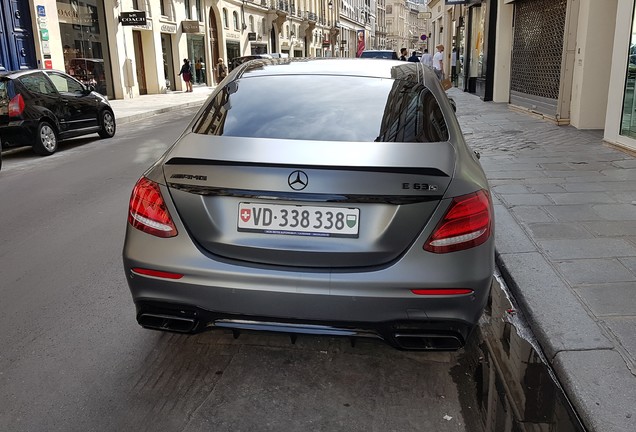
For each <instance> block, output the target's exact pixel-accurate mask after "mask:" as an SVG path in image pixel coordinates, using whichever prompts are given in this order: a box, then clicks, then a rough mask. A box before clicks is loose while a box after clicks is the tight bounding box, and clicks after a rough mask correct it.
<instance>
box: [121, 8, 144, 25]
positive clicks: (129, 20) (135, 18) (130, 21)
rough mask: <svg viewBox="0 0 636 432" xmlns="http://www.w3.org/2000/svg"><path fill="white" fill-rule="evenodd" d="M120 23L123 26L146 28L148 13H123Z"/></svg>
mask: <svg viewBox="0 0 636 432" xmlns="http://www.w3.org/2000/svg"><path fill="white" fill-rule="evenodd" d="M119 21H120V22H121V25H123V26H145V25H146V12H145V11H144V12H122V13H121V15H120V16H119Z"/></svg>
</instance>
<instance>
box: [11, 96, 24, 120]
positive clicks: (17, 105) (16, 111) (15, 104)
mask: <svg viewBox="0 0 636 432" xmlns="http://www.w3.org/2000/svg"><path fill="white" fill-rule="evenodd" d="M23 111H24V99H22V95H21V94H18V95H16V96H14V97H13V99H11V101H10V102H9V117H18V116H21V115H22V112H23Z"/></svg>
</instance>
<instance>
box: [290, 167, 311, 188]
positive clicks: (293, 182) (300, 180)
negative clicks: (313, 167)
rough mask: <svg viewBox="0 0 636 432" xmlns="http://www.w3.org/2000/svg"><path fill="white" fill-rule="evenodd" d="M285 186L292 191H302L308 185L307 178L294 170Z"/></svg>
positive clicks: (302, 173)
mask: <svg viewBox="0 0 636 432" xmlns="http://www.w3.org/2000/svg"><path fill="white" fill-rule="evenodd" d="M287 184H289V187H290V188H292V189H293V190H297V191H299V190H303V189H305V188H306V187H307V185H308V184H309V177H307V174H305V173H304V172H302V171H299V170H296V171H293V172H292V173H291V174H290V175H289V177H287Z"/></svg>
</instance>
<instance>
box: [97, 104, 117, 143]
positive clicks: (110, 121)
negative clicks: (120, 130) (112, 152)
mask: <svg viewBox="0 0 636 432" xmlns="http://www.w3.org/2000/svg"><path fill="white" fill-rule="evenodd" d="M99 125H100V126H101V129H100V130H99V132H98V133H99V136H100V137H102V138H112V137H113V136H115V131H116V130H117V124H116V123H115V116H114V115H113V112H112V111H109V110H107V109H105V110H102V112H101V113H99Z"/></svg>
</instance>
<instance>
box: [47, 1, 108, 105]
mask: <svg viewBox="0 0 636 432" xmlns="http://www.w3.org/2000/svg"><path fill="white" fill-rule="evenodd" d="M57 17H58V22H59V26H60V38H61V42H62V47H63V53H64V69H65V71H66V73H68V74H69V75H72V76H74V77H75V78H77V79H78V80H80V81H81V82H83V83H84V84H86V85H92V86H94V87H95V90H96V91H97V92H99V93H101V94H104V95H108V96H109V97H114V90H113V83H112V76H111V64H110V58H109V55H108V49H107V47H108V42H107V33H106V32H107V27H106V19H105V17H104V3H103V2H102V1H100V0H82V1H80V0H58V1H57Z"/></svg>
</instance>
